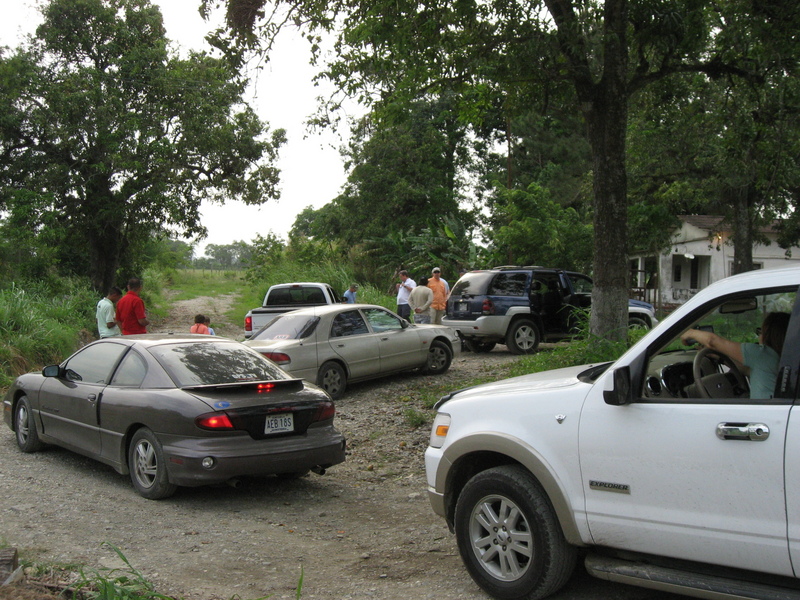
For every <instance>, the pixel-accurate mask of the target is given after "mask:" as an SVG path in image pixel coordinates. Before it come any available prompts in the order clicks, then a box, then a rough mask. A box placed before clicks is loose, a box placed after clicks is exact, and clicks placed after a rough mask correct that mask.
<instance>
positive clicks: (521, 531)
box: [469, 495, 533, 581]
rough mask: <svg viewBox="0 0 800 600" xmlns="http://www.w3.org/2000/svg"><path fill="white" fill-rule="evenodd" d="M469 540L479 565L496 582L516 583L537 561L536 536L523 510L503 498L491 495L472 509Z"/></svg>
mask: <svg viewBox="0 0 800 600" xmlns="http://www.w3.org/2000/svg"><path fill="white" fill-rule="evenodd" d="M469 541H470V546H471V547H472V552H473V553H474V554H475V557H476V558H477V559H478V563H479V564H480V565H481V566H482V567H483V568H484V569H486V571H487V572H488V573H489V574H490V575H491V576H492V577H494V578H495V579H499V580H501V581H516V580H517V579H519V578H520V577H522V576H523V575H525V573H526V572H527V571H528V568H529V567H530V564H531V559H532V558H533V535H532V534H531V531H530V527H529V526H528V521H527V520H526V519H525V515H523V514H522V511H521V510H520V509H519V507H518V506H517V505H516V504H515V503H514V502H513V501H511V500H510V499H508V498H506V497H503V496H496V495H492V496H487V497H485V498H483V499H482V500H481V501H480V502H478V503H477V504H476V505H475V507H474V508H473V510H472V514H471V515H470V523H469Z"/></svg>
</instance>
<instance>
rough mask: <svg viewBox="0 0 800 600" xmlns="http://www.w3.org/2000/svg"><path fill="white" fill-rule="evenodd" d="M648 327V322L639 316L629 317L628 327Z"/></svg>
mask: <svg viewBox="0 0 800 600" xmlns="http://www.w3.org/2000/svg"><path fill="white" fill-rule="evenodd" d="M639 327H640V328H642V329H650V324H649V323H648V322H647V321H645V320H644V319H643V318H641V317H629V318H628V329H634V328H639Z"/></svg>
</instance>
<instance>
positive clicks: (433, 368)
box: [422, 340, 453, 375]
mask: <svg viewBox="0 0 800 600" xmlns="http://www.w3.org/2000/svg"><path fill="white" fill-rule="evenodd" d="M452 362H453V351H452V350H450V346H448V345H447V344H446V343H444V342H443V341H441V340H433V342H431V347H430V348H429V349H428V361H427V362H426V363H425V366H424V367H423V369H422V371H423V373H425V374H426V375H441V374H442V373H446V372H447V370H448V369H449V368H450V363H452Z"/></svg>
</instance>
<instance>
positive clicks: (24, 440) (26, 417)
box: [14, 396, 44, 452]
mask: <svg viewBox="0 0 800 600" xmlns="http://www.w3.org/2000/svg"><path fill="white" fill-rule="evenodd" d="M14 433H15V435H16V438H17V446H18V447H19V449H20V450H22V451H23V452H38V451H39V450H41V449H42V448H44V443H42V441H41V440H40V439H39V432H38V430H37V429H36V421H35V420H34V418H33V410H32V409H31V403H30V401H29V400H28V397H27V396H22V397H20V399H19V400H17V404H16V406H15V407H14Z"/></svg>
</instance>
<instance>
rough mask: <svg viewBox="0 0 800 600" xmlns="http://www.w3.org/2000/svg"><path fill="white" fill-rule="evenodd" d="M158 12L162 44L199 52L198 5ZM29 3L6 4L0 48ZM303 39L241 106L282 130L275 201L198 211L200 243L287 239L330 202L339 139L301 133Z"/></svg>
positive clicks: (17, 34)
mask: <svg viewBox="0 0 800 600" xmlns="http://www.w3.org/2000/svg"><path fill="white" fill-rule="evenodd" d="M151 2H153V3H154V4H157V5H159V6H160V7H161V12H162V14H163V15H164V24H165V26H166V29H167V37H168V38H169V39H170V40H172V41H173V42H174V43H176V44H177V46H178V47H179V48H181V49H184V50H185V49H188V48H192V49H195V50H203V49H206V48H207V47H206V45H205V42H204V40H203V37H204V36H205V34H206V33H207V32H208V31H209V30H210V29H211V28H212V27H211V26H210V25H209V24H208V23H206V22H205V21H203V19H201V18H200V15H199V13H198V12H197V7H198V6H199V5H200V0H151ZM34 7H35V3H34V2H33V1H32V0H13V1H11V2H5V3H4V6H3V15H2V18H0V45H3V46H11V47H15V46H17V45H18V44H19V42H20V40H21V39H22V36H24V35H25V34H27V33H33V31H34V30H35V28H36V26H37V25H38V24H39V23H40V22H41V18H40V15H39V13H38V11H37V10H36V9H35V8H34ZM308 59H309V53H308V49H307V44H306V42H305V41H304V40H301V39H299V38H293V37H292V36H289V35H284V37H283V38H282V39H281V40H280V41H279V46H278V48H277V51H276V52H274V53H273V55H272V60H271V61H270V62H269V63H268V64H267V65H266V66H265V67H264V69H263V70H261V71H260V72H259V73H258V74H256V73H255V72H254V73H253V74H252V79H253V80H254V82H255V85H251V86H250V90H249V93H248V94H247V95H246V96H245V100H246V101H247V102H248V103H249V104H250V105H251V106H252V107H253V108H254V109H255V111H256V112H257V113H258V115H259V117H261V119H262V120H264V121H266V122H268V123H269V125H270V128H271V129H277V128H281V127H282V128H284V129H286V133H287V138H288V142H287V144H286V145H285V146H284V147H283V148H282V149H281V152H280V160H279V163H278V167H279V168H280V169H281V185H280V187H281V199H280V200H279V201H278V202H277V203H276V202H274V201H269V202H268V203H267V204H265V205H263V206H261V207H247V206H244V205H243V204H241V203H237V202H229V203H227V204H226V205H225V206H223V207H219V206H213V205H208V204H204V205H203V207H202V216H203V223H204V224H205V226H206V227H207V228H208V231H209V235H208V238H206V239H205V240H204V241H203V242H201V243H200V245H199V248H200V252H199V253H197V254H196V256H199V255H202V249H203V248H204V247H205V245H206V244H230V243H232V242H234V241H236V240H242V241H245V242H250V241H251V240H252V239H253V238H254V237H255V236H256V235H257V234H261V235H266V234H267V233H268V232H270V231H272V232H273V233H275V234H277V235H280V236H282V237H284V238H285V237H286V234H287V233H288V231H289V229H290V228H291V226H292V224H293V223H294V219H295V216H296V215H297V214H298V213H299V212H300V211H302V210H303V209H304V208H305V207H307V206H313V207H314V208H319V207H321V206H322V205H324V204H326V203H327V202H329V201H330V200H332V199H333V198H335V197H336V196H337V195H338V194H339V191H340V189H341V187H342V185H343V184H344V182H345V178H346V174H345V172H344V168H343V166H342V161H341V157H340V155H339V146H340V143H341V142H340V139H339V138H338V137H337V136H336V135H334V134H332V133H328V134H325V135H324V136H322V135H318V134H308V133H307V132H306V129H305V125H304V122H305V120H306V119H307V118H308V117H309V116H310V115H311V114H312V113H313V112H314V110H315V108H316V97H317V96H319V95H320V91H319V88H315V87H314V86H313V84H312V81H311V79H312V77H313V75H314V70H313V68H312V67H311V66H310V65H309V64H308Z"/></svg>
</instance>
